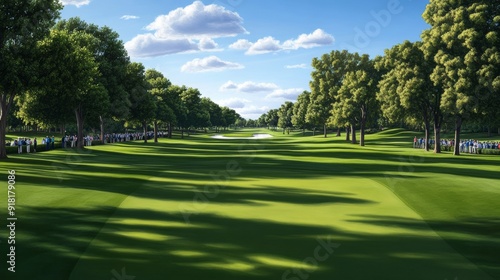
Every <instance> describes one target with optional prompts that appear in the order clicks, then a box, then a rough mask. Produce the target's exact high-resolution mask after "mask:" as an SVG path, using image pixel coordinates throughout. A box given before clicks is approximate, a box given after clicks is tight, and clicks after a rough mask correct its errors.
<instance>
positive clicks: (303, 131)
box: [302, 128, 306, 136]
mask: <svg viewBox="0 0 500 280" xmlns="http://www.w3.org/2000/svg"><path fill="white" fill-rule="evenodd" d="M305 135H306V129H305V128H303V129H302V136H305Z"/></svg>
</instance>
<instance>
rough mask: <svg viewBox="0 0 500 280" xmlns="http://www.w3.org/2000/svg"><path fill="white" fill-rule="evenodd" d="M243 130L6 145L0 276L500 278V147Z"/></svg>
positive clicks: (393, 135)
mask: <svg viewBox="0 0 500 280" xmlns="http://www.w3.org/2000/svg"><path fill="white" fill-rule="evenodd" d="M253 133H269V134H272V135H273V136H274V137H272V138H266V139H255V140H253V139H249V140H243V139H230V140H227V139H212V138H210V135H191V136H190V137H188V138H186V139H160V142H159V143H152V141H151V142H149V143H147V144H144V143H142V142H128V143H117V144H112V145H105V146H93V147H89V148H87V149H86V150H85V151H76V150H63V149H59V150H54V151H50V152H44V153H38V154H22V155H10V158H9V159H8V160H5V161H2V162H0V166H1V169H2V170H3V171H2V172H3V173H4V176H3V177H4V179H3V180H4V182H5V183H4V185H7V181H8V179H7V176H8V170H15V172H16V189H15V193H16V217H17V221H16V229H15V234H16V235H15V239H16V244H15V254H16V265H15V268H16V272H15V273H12V272H10V271H7V269H6V268H5V269H3V271H2V272H1V274H0V275H2V276H1V277H0V278H1V279H53V280H56V279H71V280H84V279H85V280H88V279H103V280H104V279H106V280H109V279H116V280H120V279H130V280H131V279H135V280H142V279H147V280H152V279H180V280H182V279H217V280H225V279H228V280H229V279H231V280H242V279H276V280H281V279H289V280H297V279H301V280H302V279H311V280H315V279H318V280H320V279H325V280H326V279H329V280H330V279H343V280H344V279H415V280H417V279H436V280H444V279H450V280H452V279H457V280H458V279H460V280H462V279H464V280H465V279H475V280H476V279H477V280H483V279H484V280H488V279H490V280H491V279H500V207H498V206H499V202H500V156H488V155H462V156H460V157H454V156H452V155H451V154H450V153H443V154H434V153H432V152H425V151H423V150H420V149H412V148H411V141H412V139H413V136H414V133H413V132H406V131H403V130H399V129H392V130H387V131H383V132H380V133H376V134H371V135H368V136H367V142H366V147H359V146H358V145H352V144H349V143H346V142H345V139H344V137H334V136H331V137H328V138H323V137H322V136H308V137H302V136H301V135H300V133H297V134H294V133H292V134H290V135H283V134H282V133H281V132H270V131H268V130H266V129H260V130H259V129H255V130H248V134H249V135H252V134H253ZM228 135H229V136H230V134H228ZM3 189H4V193H3V194H2V195H1V199H0V205H1V208H0V215H1V216H0V217H1V218H2V219H1V220H2V221H3V223H5V224H8V222H7V221H6V218H7V217H8V212H7V190H6V188H3ZM2 228H4V229H5V225H4V226H2ZM2 232H3V233H2V242H1V243H0V246H1V247H0V249H1V258H0V260H1V261H2V263H3V264H4V265H5V264H6V261H8V259H7V258H8V257H7V254H9V250H10V247H9V246H10V245H8V244H7V241H6V240H7V238H6V237H8V234H9V233H8V232H6V231H2ZM4 276H6V277H7V278H5V277H4Z"/></svg>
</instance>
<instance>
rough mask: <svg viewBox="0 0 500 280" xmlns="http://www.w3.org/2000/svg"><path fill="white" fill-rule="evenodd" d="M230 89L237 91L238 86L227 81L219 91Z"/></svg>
mask: <svg viewBox="0 0 500 280" xmlns="http://www.w3.org/2000/svg"><path fill="white" fill-rule="evenodd" d="M231 89H238V85H237V84H235V83H234V82H233V81H227V82H226V83H225V84H223V85H222V86H221V87H220V90H222V91H224V90H231Z"/></svg>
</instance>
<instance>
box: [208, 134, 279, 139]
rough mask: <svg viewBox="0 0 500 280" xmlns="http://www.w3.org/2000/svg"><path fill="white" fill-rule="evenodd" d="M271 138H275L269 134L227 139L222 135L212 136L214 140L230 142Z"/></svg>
mask: <svg viewBox="0 0 500 280" xmlns="http://www.w3.org/2000/svg"><path fill="white" fill-rule="evenodd" d="M271 137H273V136H272V135H271V134H267V133H261V134H254V135H253V136H252V137H227V136H224V135H220V134H217V135H214V136H212V138H214V139H228V140H230V139H236V140H246V139H266V138H271Z"/></svg>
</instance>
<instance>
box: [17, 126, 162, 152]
mask: <svg viewBox="0 0 500 280" xmlns="http://www.w3.org/2000/svg"><path fill="white" fill-rule="evenodd" d="M166 136H167V132H163V131H162V132H158V137H166ZM153 137H154V132H152V131H150V132H147V133H146V134H144V133H110V134H105V135H104V143H106V144H110V143H119V142H128V141H138V140H144V138H146V139H148V140H149V139H153ZM83 141H84V146H92V143H93V142H94V141H99V142H101V139H100V136H99V135H92V134H89V135H85V136H84V137H83ZM55 143H56V139H55V137H54V136H52V137H49V136H46V137H43V138H42V139H41V143H39V142H38V140H37V138H33V139H31V138H21V137H19V138H18V139H15V140H13V141H11V142H8V143H7V146H11V147H17V152H18V153H19V154H22V153H23V150H24V149H23V147H26V152H27V153H31V152H36V149H37V145H38V144H41V145H45V150H52V149H54V148H55ZM77 144H78V137H77V135H64V136H63V137H62V139H61V147H62V148H75V147H77ZM32 147H33V149H32Z"/></svg>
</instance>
